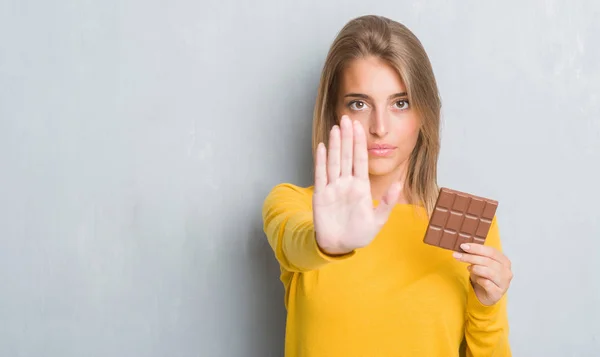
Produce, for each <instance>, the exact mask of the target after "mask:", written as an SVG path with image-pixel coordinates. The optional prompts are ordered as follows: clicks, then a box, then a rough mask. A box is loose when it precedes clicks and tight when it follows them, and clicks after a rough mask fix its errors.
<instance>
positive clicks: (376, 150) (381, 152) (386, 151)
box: [368, 145, 396, 157]
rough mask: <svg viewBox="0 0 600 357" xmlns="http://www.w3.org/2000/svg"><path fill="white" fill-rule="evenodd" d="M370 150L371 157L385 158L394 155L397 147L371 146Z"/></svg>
mask: <svg viewBox="0 0 600 357" xmlns="http://www.w3.org/2000/svg"><path fill="white" fill-rule="evenodd" d="M368 150H369V155H371V156H378V157H385V156H390V155H392V154H393V153H394V150H396V147H395V146H393V145H370V146H369V149H368Z"/></svg>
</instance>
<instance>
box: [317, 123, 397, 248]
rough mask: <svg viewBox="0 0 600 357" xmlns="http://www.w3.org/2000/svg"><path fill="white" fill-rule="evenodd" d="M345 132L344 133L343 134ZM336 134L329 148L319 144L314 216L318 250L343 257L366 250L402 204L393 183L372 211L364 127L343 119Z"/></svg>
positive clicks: (330, 139)
mask: <svg viewBox="0 0 600 357" xmlns="http://www.w3.org/2000/svg"><path fill="white" fill-rule="evenodd" d="M340 127H341V128H340ZM340 127H338V126H337V125H336V126H334V127H333V128H332V129H331V132H330V134H329V135H330V136H329V148H328V149H327V148H325V145H324V144H323V143H319V146H318V148H317V153H316V160H315V161H316V163H315V186H314V195H313V215H314V225H315V232H316V239H317V243H318V245H319V247H320V248H321V249H322V250H323V251H324V252H325V253H328V254H332V255H339V254H345V253H349V252H351V251H353V250H354V249H357V248H362V247H364V246H366V245H368V244H369V243H371V241H372V240H373V238H375V236H376V235H377V233H378V232H379V231H380V230H381V228H382V227H383V225H384V224H385V222H386V221H387V219H388V217H389V215H390V212H391V210H392V208H393V207H394V205H395V204H396V202H397V200H398V196H399V194H400V190H401V188H402V186H401V184H400V183H394V184H392V185H391V186H390V188H389V189H388V191H387V193H386V195H385V196H384V197H383V199H382V200H381V202H380V204H379V205H378V206H377V207H373V200H372V196H371V185H370V182H369V156H368V152H367V139H366V134H365V131H364V129H363V127H362V125H361V124H360V123H359V122H356V121H355V122H351V121H350V118H349V117H348V116H343V117H342V119H341V121H340Z"/></svg>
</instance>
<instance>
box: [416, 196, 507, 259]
mask: <svg viewBox="0 0 600 357" xmlns="http://www.w3.org/2000/svg"><path fill="white" fill-rule="evenodd" d="M497 208H498V201H495V200H491V199H489V198H484V197H479V196H474V195H472V194H468V193H465V192H460V191H456V190H451V189H449V188H445V187H442V188H441V189H440V194H439V196H438V199H437V201H436V203H435V208H434V211H433V214H432V215H431V219H430V220H429V224H428V226H427V231H426V232H425V237H424V238H423V242H424V243H426V244H430V245H434V246H437V247H440V248H444V249H449V250H454V251H457V252H463V250H462V249H461V248H460V245H461V244H462V243H476V244H484V243H485V239H486V237H487V234H488V232H489V230H490V226H491V224H492V220H493V218H494V215H495V214H496V209H497Z"/></svg>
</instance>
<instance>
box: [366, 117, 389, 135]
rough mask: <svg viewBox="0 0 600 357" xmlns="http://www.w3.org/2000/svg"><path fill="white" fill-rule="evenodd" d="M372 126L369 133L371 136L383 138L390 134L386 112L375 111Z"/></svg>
mask: <svg viewBox="0 0 600 357" xmlns="http://www.w3.org/2000/svg"><path fill="white" fill-rule="evenodd" d="M370 124H371V125H370V126H369V132H370V133H371V135H375V136H379V137H382V136H385V135H386V134H387V133H388V130H389V125H388V117H387V114H386V113H385V111H382V110H378V111H373V113H372V116H371V123H370Z"/></svg>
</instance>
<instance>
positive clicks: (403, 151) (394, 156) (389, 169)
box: [336, 57, 420, 176]
mask: <svg viewBox="0 0 600 357" xmlns="http://www.w3.org/2000/svg"><path fill="white" fill-rule="evenodd" d="M338 93H339V96H338V98H337V105H336V115H337V118H338V121H339V119H340V118H341V117H342V115H348V116H349V117H350V119H351V120H358V121H359V122H360V123H361V124H362V126H363V128H364V129H365V133H366V134H367V145H368V146H367V147H368V150H369V174H370V175H375V176H382V175H388V174H402V175H404V174H405V173H406V168H407V165H408V159H409V157H410V154H411V152H412V151H413V148H414V147H415V145H416V143H417V138H418V135H419V126H420V122H419V118H418V117H417V114H416V112H415V111H414V110H412V109H411V106H410V103H409V102H408V96H407V93H406V88H405V87H404V84H403V83H402V79H401V78H400V76H399V74H398V73H397V72H396V70H395V69H394V68H393V67H391V66H390V65H388V64H387V63H386V62H385V61H383V60H381V59H379V58H376V57H367V58H364V59H356V60H353V61H352V62H350V63H348V65H347V66H346V67H345V68H344V70H343V72H342V73H341V78H340V87H339V89H338ZM399 171H400V172H399Z"/></svg>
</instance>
